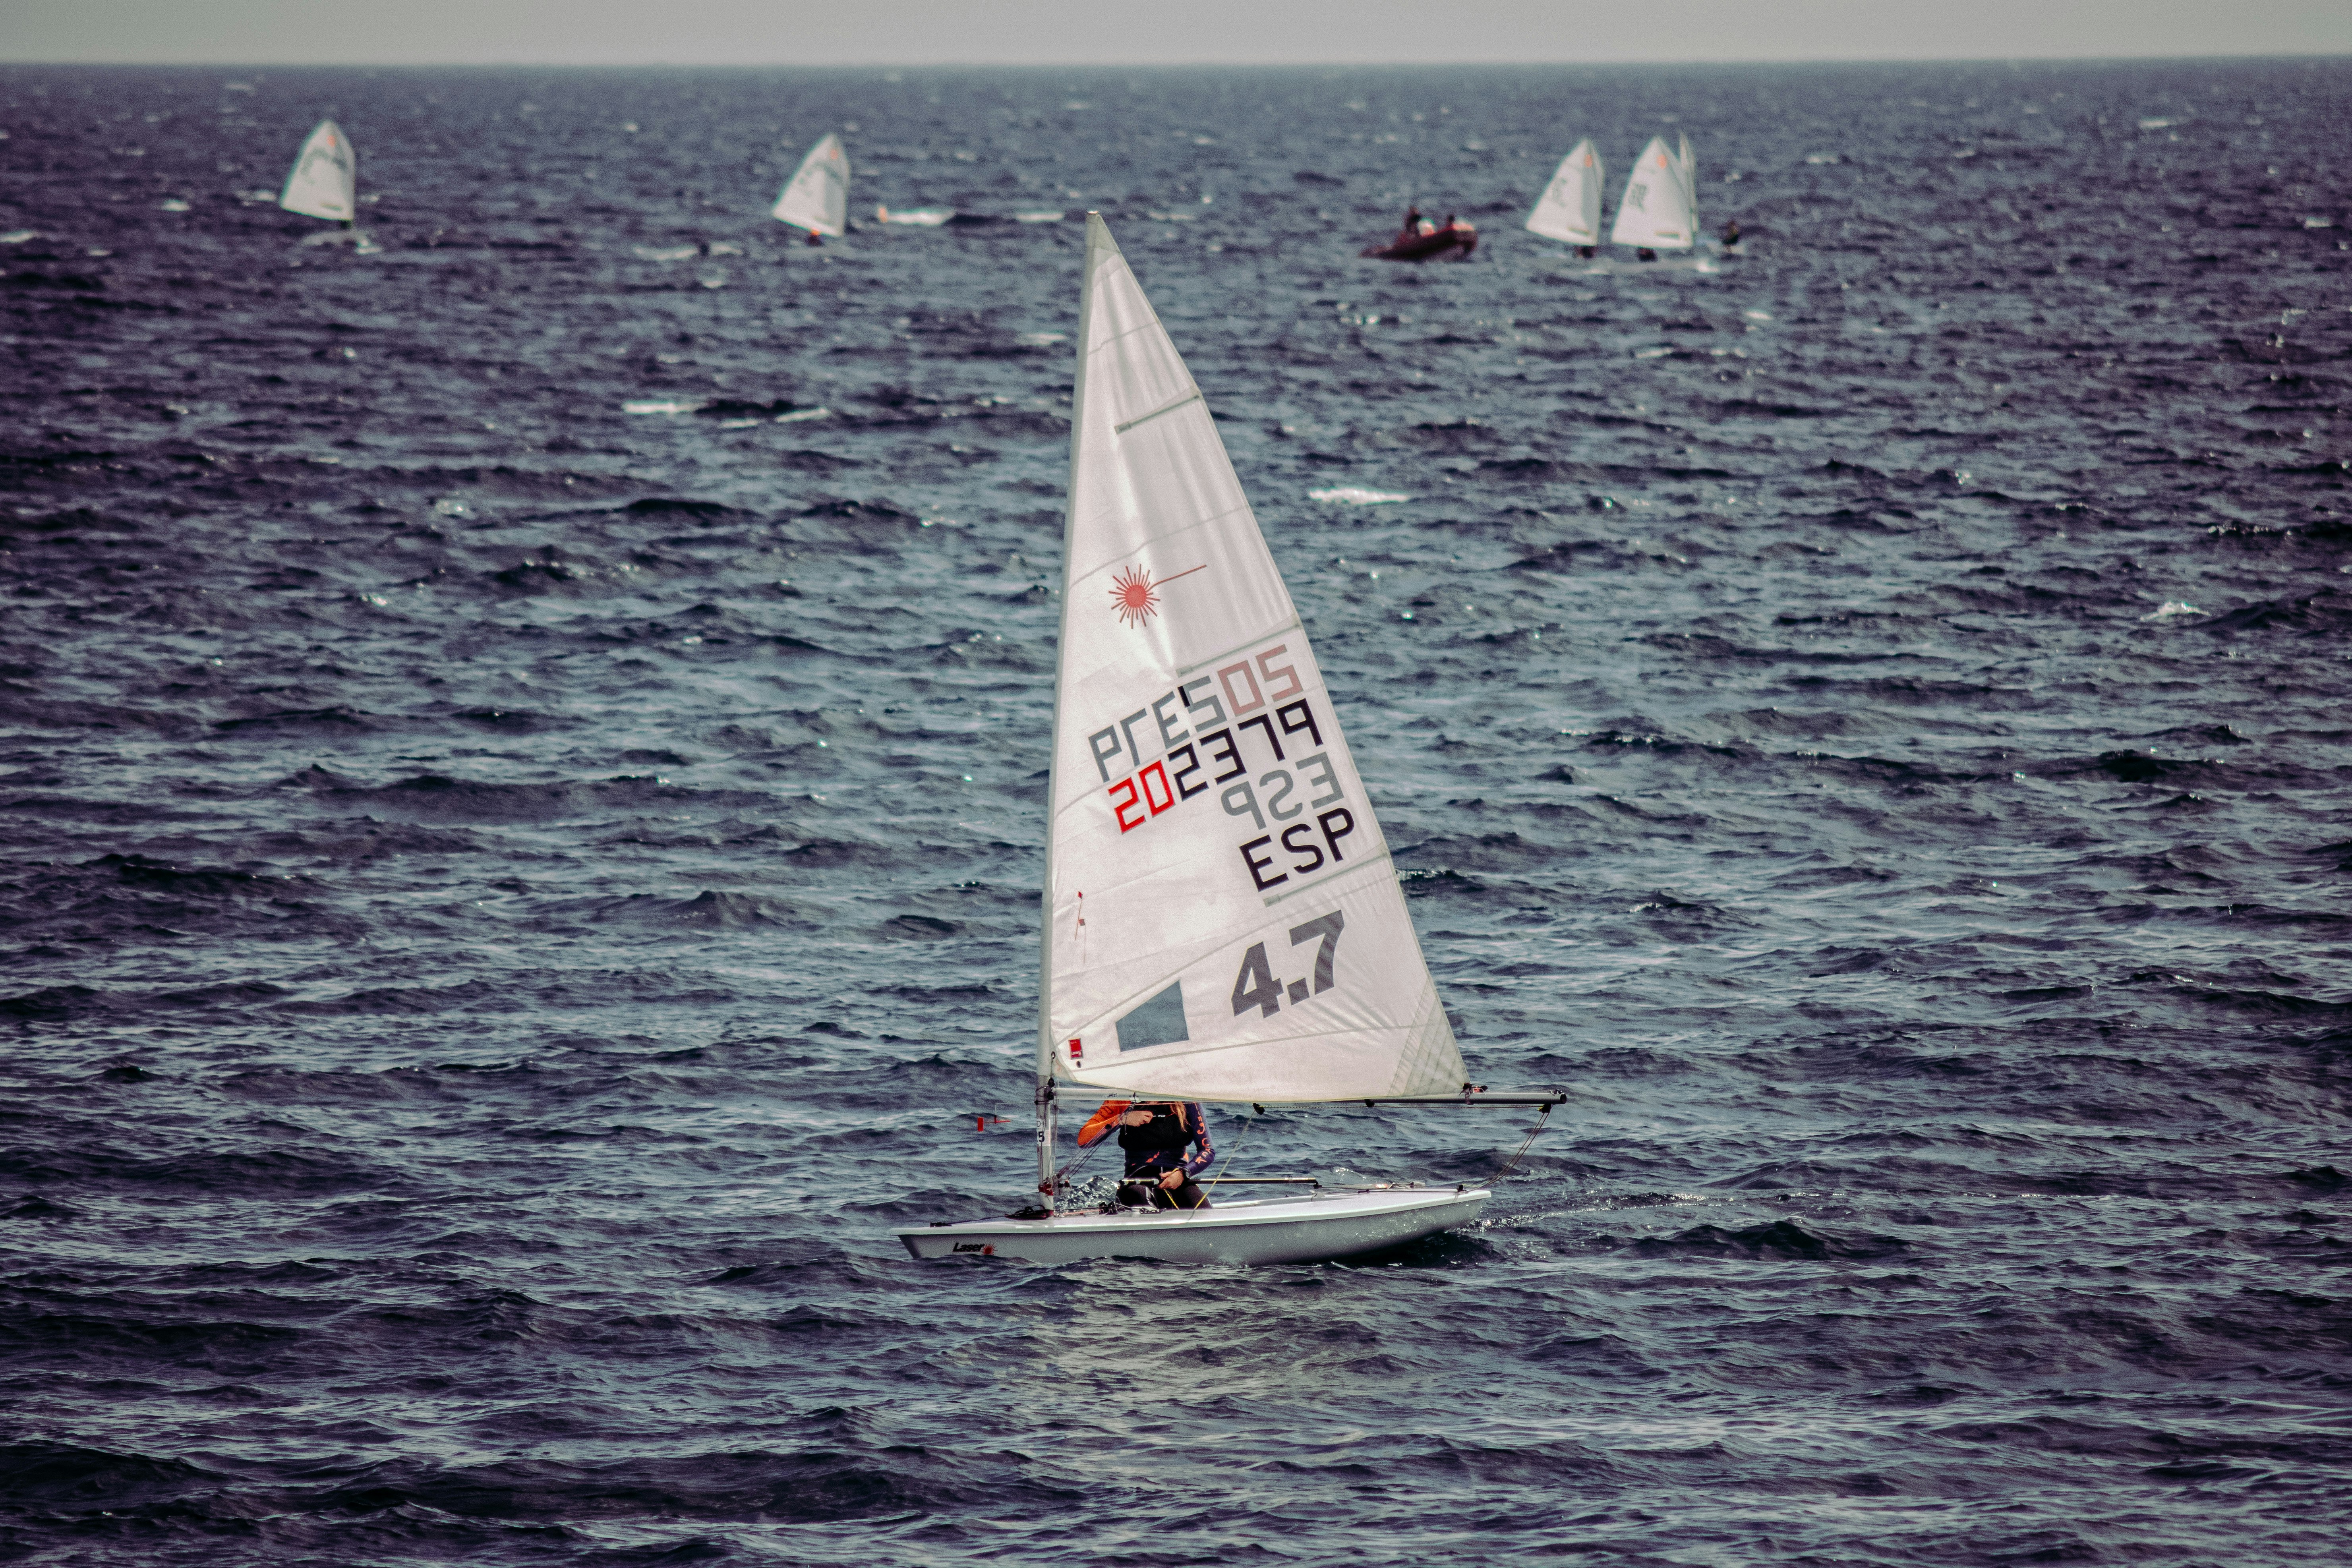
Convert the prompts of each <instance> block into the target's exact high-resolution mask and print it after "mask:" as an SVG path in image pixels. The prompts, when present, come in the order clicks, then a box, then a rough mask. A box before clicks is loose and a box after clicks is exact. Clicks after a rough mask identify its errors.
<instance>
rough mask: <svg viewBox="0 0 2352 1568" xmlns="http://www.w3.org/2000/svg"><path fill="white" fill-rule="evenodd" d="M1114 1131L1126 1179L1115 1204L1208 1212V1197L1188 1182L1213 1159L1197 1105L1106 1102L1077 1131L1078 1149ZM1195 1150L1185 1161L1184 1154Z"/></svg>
mask: <svg viewBox="0 0 2352 1568" xmlns="http://www.w3.org/2000/svg"><path fill="white" fill-rule="evenodd" d="M1114 1128H1116V1129H1117V1130H1118V1146H1119V1147H1120V1148H1121V1149H1123V1150H1125V1151H1126V1152H1127V1179H1126V1180H1125V1181H1124V1182H1123V1183H1121V1184H1120V1186H1119V1189H1118V1201H1119V1202H1120V1203H1122V1204H1125V1205H1131V1206H1134V1207H1141V1206H1143V1205H1146V1204H1149V1205H1150V1206H1151V1207H1153V1208H1156V1209H1198V1208H1206V1207H1208V1206H1209V1194H1206V1193H1204V1192H1202V1190H1201V1187H1200V1184H1199V1183H1197V1182H1195V1181H1194V1180H1193V1179H1192V1178H1193V1177H1195V1176H1197V1175H1199V1174H1200V1173H1202V1172H1203V1171H1205V1170H1207V1169H1208V1168H1209V1163H1210V1162H1211V1161H1212V1160H1213V1159H1214V1158H1215V1155H1214V1154H1213V1152H1212V1151H1211V1150H1210V1147H1209V1119H1208V1118H1207V1117H1206V1116H1204V1115H1202V1112H1201V1105H1200V1102H1199V1101H1198V1100H1185V1101H1182V1102H1181V1103H1180V1102H1177V1101H1172V1100H1162V1101H1160V1102H1158V1103H1152V1102H1150V1101H1143V1102H1139V1101H1136V1100H1106V1101H1104V1103H1103V1107H1102V1109H1101V1110H1097V1111H1096V1112H1095V1113H1094V1114H1093V1115H1092V1116H1090V1117H1088V1118H1087V1124H1086V1125H1085V1126H1084V1127H1082V1128H1080V1129H1079V1130H1078V1147H1079V1148H1081V1149H1087V1148H1091V1147H1093V1146H1094V1145H1095V1144H1097V1143H1099V1142H1102V1141H1103V1140H1104V1139H1105V1138H1107V1137H1108V1136H1110V1133H1111V1131H1112V1130H1113V1129H1114ZM1187 1144H1191V1145H1192V1146H1194V1150H1195V1152H1193V1154H1192V1156H1191V1157H1190V1158H1189V1159H1188V1158H1186V1157H1185V1153H1184V1149H1185V1146H1186V1145H1187Z"/></svg>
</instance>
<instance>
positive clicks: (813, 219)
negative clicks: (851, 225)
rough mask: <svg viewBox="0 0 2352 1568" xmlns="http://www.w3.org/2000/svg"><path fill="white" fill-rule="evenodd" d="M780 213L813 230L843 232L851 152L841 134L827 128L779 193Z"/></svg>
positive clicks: (777, 210)
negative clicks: (848, 150) (821, 139)
mask: <svg viewBox="0 0 2352 1568" xmlns="http://www.w3.org/2000/svg"><path fill="white" fill-rule="evenodd" d="M773 214H774V216H776V217H778V218H780V219H782V221H783V222H785V223H789V224H796V225H798V226H800V227H802V228H804V229H807V230H808V231H809V232H810V233H812V234H832V235H839V234H844V233H846V232H847V226H848V222H849V154H848V153H845V152H843V151H842V150H841V138H840V137H838V136H835V135H833V134H832V133H830V132H827V133H826V135H825V138H824V141H822V142H818V143H817V144H816V145H815V146H814V147H812V148H810V149H809V152H808V156H807V157H805V158H803V159H802V160H801V166H800V167H799V168H798V169H796V170H794V171H793V177H792V178H791V179H790V180H788V181H787V182H785V184H784V189H783V193H782V195H779V196H777V197H776V205H775V207H774V209H773Z"/></svg>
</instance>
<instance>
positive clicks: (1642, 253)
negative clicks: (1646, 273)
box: [1633, 245, 1658, 261]
mask: <svg viewBox="0 0 2352 1568" xmlns="http://www.w3.org/2000/svg"><path fill="white" fill-rule="evenodd" d="M1657 258H1658V253H1657V252H1656V251H1654V250H1652V249H1651V248H1650V247H1648V246H1646V245H1645V246H1643V247H1641V248H1640V249H1638V250H1636V251H1634V252H1633V259H1634V260H1636V261H1655V260H1656V259H1657Z"/></svg>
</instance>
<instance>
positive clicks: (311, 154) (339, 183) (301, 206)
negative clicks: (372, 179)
mask: <svg viewBox="0 0 2352 1568" xmlns="http://www.w3.org/2000/svg"><path fill="white" fill-rule="evenodd" d="M359 201H360V174H359V156H358V154H356V153H353V152H352V139H351V138H350V137H348V136H346V135H344V134H343V132H342V128H341V126H339V125H337V124H336V123H335V122H334V121H331V120H321V121H319V126H318V129H317V130H315V131H313V132H310V140H309V141H307V142H303V143H302V151H300V152H299V153H296V154H295V155H294V167H293V169H292V170H291V171H290V172H289V174H287V176H286V189H285V190H284V191H282V192H281V193H279V195H278V205H279V206H281V207H284V208H285V209H286V210H287V211H288V212H290V213H300V214H301V215H302V216H305V217H324V218H336V219H340V220H341V221H342V222H344V223H349V222H351V221H352V219H353V218H354V217H356V216H358V215H359Z"/></svg>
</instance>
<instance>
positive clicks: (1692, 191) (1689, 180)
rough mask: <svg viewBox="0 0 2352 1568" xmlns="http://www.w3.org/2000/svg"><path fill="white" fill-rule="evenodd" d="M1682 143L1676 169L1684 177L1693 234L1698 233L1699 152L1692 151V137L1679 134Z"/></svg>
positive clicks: (1676, 154) (1677, 155) (1676, 158)
mask: <svg viewBox="0 0 2352 1568" xmlns="http://www.w3.org/2000/svg"><path fill="white" fill-rule="evenodd" d="M1677 140H1678V141H1679V142H1681V143H1682V145H1681V147H1680V148H1678V149H1677V150H1676V151H1675V172H1676V173H1678V174H1681V175H1682V177H1683V200H1684V201H1685V202H1686V203H1688V204H1689V205H1690V220H1691V234H1692V236H1693V237H1696V236H1697V234H1698V154H1697V153H1693V152H1692V151H1691V144H1690V138H1689V137H1687V136H1678V137H1677Z"/></svg>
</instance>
